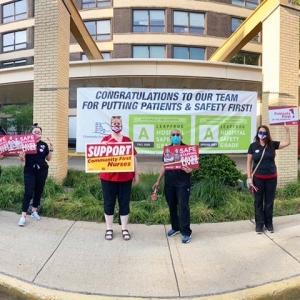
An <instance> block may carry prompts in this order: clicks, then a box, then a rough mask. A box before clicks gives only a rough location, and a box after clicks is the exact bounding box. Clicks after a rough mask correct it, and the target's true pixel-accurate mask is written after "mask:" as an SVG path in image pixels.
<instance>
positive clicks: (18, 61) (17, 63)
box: [15, 59, 26, 67]
mask: <svg viewBox="0 0 300 300" xmlns="http://www.w3.org/2000/svg"><path fill="white" fill-rule="evenodd" d="M24 65H26V59H22V60H16V61H15V66H16V67H18V66H24Z"/></svg>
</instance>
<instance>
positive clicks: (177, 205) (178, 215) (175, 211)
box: [165, 184, 192, 236]
mask: <svg viewBox="0 0 300 300" xmlns="http://www.w3.org/2000/svg"><path fill="white" fill-rule="evenodd" d="M165 197H166V200H167V203H168V206H169V210H170V218H171V226H172V229H174V230H175V231H180V232H181V234H182V235H188V236H190V235H191V234H192V230H191V228H190V206H189V198H190V187H175V186H170V185H167V184H165Z"/></svg>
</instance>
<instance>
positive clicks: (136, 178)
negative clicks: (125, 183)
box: [133, 175, 140, 184]
mask: <svg viewBox="0 0 300 300" xmlns="http://www.w3.org/2000/svg"><path fill="white" fill-rule="evenodd" d="M139 181H140V178H139V175H134V178H133V183H134V184H138V183H139Z"/></svg>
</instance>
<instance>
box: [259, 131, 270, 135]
mask: <svg viewBox="0 0 300 300" xmlns="http://www.w3.org/2000/svg"><path fill="white" fill-rule="evenodd" d="M258 134H262V135H268V134H267V132H266V131H259V132H258Z"/></svg>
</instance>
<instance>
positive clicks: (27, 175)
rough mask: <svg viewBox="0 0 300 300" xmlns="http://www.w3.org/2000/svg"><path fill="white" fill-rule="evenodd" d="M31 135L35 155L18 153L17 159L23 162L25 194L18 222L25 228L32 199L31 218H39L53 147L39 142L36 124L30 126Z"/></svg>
mask: <svg viewBox="0 0 300 300" xmlns="http://www.w3.org/2000/svg"><path fill="white" fill-rule="evenodd" d="M32 134H35V135H36V141H37V145H36V149H37V152H36V153H35V154H25V152H20V154H19V158H20V160H21V161H23V162H25V166H24V185H25V193H24V197H23V204H22V215H21V218H20V220H19V223H18V224H19V226H25V223H26V215H27V210H28V207H29V204H30V200H31V199H33V204H32V213H31V217H32V218H33V219H34V220H36V221H38V220H40V219H41V218H40V216H39V214H38V212H37V208H38V206H39V205H40V202H41V196H42V193H43V191H44V186H45V182H46V179H47V176H48V164H47V162H46V160H47V161H50V160H51V158H52V152H53V145H52V143H51V142H50V147H48V144H47V143H45V142H43V141H42V140H41V136H42V128H41V127H40V126H38V124H37V123H35V124H33V126H32Z"/></svg>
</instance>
